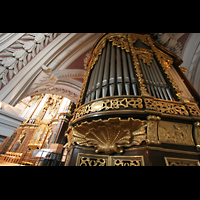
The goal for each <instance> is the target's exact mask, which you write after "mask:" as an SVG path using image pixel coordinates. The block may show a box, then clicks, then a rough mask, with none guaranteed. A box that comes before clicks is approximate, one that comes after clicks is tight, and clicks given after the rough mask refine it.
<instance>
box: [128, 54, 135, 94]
mask: <svg viewBox="0 0 200 200" xmlns="http://www.w3.org/2000/svg"><path fill="white" fill-rule="evenodd" d="M127 58H128V67H129V72H130V77H131V84H132V88H133V93H134V95H137V88H136V79H135V76H134V73H133V65H132V62H131V56H130V53H129V52H128V53H127Z"/></svg>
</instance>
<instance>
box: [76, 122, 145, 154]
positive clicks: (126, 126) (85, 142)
mask: <svg viewBox="0 0 200 200" xmlns="http://www.w3.org/2000/svg"><path fill="white" fill-rule="evenodd" d="M146 126H147V122H146V121H141V120H139V119H133V118H128V120H122V119H120V118H109V119H108V120H102V119H100V120H93V121H92V122H83V123H81V124H80V125H76V126H75V127H73V129H72V130H73V142H74V143H76V144H78V145H80V146H94V148H95V152H96V153H99V152H104V153H106V154H112V153H114V152H117V153H122V152H123V148H122V147H130V146H133V145H140V144H141V143H142V142H143V141H146V130H145V128H146Z"/></svg>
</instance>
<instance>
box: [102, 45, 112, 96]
mask: <svg viewBox="0 0 200 200" xmlns="http://www.w3.org/2000/svg"><path fill="white" fill-rule="evenodd" d="M109 61H110V42H108V43H107V50H106V61H105V68H104V75H103V81H102V97H106V93H107V90H108V87H107V83H108V72H109Z"/></svg>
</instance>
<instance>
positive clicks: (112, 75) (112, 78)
mask: <svg viewBox="0 0 200 200" xmlns="http://www.w3.org/2000/svg"><path fill="white" fill-rule="evenodd" d="M115 82H116V81H115V47H114V46H112V48H111V64H110V80H109V84H110V85H109V89H110V96H114V91H115Z"/></svg>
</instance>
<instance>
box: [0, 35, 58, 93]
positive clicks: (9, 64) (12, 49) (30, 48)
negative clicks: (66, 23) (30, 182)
mask: <svg viewBox="0 0 200 200" xmlns="http://www.w3.org/2000/svg"><path fill="white" fill-rule="evenodd" d="M57 35H58V34H57V33H27V34H25V35H24V36H22V37H21V38H19V39H18V40H17V41H16V42H14V43H12V44H11V45H10V46H9V47H7V48H6V49H3V50H2V51H1V52H0V61H1V62H0V65H1V70H0V89H1V88H2V87H3V85H2V83H3V84H4V85H7V84H8V82H9V81H10V80H11V79H12V78H13V76H14V74H17V73H18V72H19V71H20V70H21V69H22V67H23V66H24V67H25V66H26V65H27V64H28V62H29V61H30V60H31V58H34V57H35V56H36V54H38V53H39V51H41V50H42V49H43V48H44V43H45V46H46V45H48V43H50V42H52V41H53V39H55V37H56V36H57ZM26 40H28V41H26Z"/></svg>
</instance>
